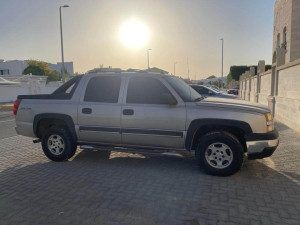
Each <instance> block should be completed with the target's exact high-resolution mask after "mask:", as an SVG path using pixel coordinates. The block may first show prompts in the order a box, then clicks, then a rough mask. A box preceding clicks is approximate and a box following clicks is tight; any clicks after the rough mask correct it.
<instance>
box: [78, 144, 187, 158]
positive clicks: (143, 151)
mask: <svg viewBox="0 0 300 225" xmlns="http://www.w3.org/2000/svg"><path fill="white" fill-rule="evenodd" d="M80 149H83V150H100V151H115V152H126V153H132V154H149V155H166V156H178V157H182V154H180V153H178V152H174V151H171V150H170V151H165V150H156V149H151V150H150V149H149V150H147V149H135V148H121V147H102V146H92V145H81V146H80Z"/></svg>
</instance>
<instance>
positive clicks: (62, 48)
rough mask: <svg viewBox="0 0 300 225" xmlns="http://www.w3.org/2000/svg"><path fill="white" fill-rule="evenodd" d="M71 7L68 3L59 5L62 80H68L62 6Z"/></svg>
mask: <svg viewBox="0 0 300 225" xmlns="http://www.w3.org/2000/svg"><path fill="white" fill-rule="evenodd" d="M66 7H69V6H68V5H63V6H60V7H59V19H60V41H61V62H62V81H63V83H65V82H66V77H65V60H64V43H63V32H62V19H61V8H66Z"/></svg>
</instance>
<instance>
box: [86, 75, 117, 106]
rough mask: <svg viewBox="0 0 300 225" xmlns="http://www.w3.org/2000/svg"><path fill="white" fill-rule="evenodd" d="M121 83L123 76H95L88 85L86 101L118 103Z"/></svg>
mask: <svg viewBox="0 0 300 225" xmlns="http://www.w3.org/2000/svg"><path fill="white" fill-rule="evenodd" d="M120 85H121V77H115V76H107V77H104V76H103V77H93V78H92V79H90V81H89V83H88V85H87V87H86V91H85V95H84V101H86V102H106V103H117V102H118V99H119V92H120Z"/></svg>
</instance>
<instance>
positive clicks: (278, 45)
mask: <svg viewBox="0 0 300 225" xmlns="http://www.w3.org/2000/svg"><path fill="white" fill-rule="evenodd" d="M277 48H280V34H278V35H277Z"/></svg>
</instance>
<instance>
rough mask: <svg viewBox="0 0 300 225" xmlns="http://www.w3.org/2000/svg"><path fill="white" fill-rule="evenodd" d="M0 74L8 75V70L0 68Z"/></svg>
mask: <svg viewBox="0 0 300 225" xmlns="http://www.w3.org/2000/svg"><path fill="white" fill-rule="evenodd" d="M0 75H9V70H0Z"/></svg>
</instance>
